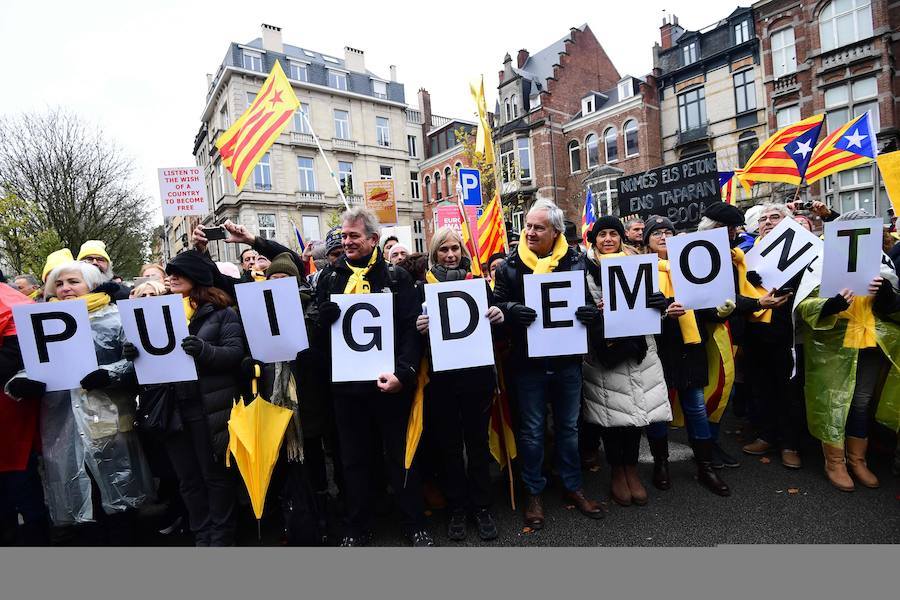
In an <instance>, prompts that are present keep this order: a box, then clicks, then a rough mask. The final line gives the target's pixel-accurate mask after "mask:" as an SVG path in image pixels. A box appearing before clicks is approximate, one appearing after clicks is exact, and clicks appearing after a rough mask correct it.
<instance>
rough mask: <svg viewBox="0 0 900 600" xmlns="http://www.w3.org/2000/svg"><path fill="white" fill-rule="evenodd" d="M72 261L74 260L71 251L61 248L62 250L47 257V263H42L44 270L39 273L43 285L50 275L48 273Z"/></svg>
mask: <svg viewBox="0 0 900 600" xmlns="http://www.w3.org/2000/svg"><path fill="white" fill-rule="evenodd" d="M73 260H75V259H74V258H73V257H72V251H71V250H69V249H68V248H63V249H62V250H57V251H56V252H51V253H50V254H49V255H48V256H47V262H46V263H44V270H43V272H42V273H41V279H42V280H43V281H44V283H47V275H49V274H50V271H52V270H53V269H55V268H56V267H58V266H59V265H61V264H63V263H67V262H72V261H73Z"/></svg>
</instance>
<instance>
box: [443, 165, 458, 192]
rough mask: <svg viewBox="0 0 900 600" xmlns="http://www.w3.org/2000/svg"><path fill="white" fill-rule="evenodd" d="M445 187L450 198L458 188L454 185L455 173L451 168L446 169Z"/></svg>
mask: <svg viewBox="0 0 900 600" xmlns="http://www.w3.org/2000/svg"><path fill="white" fill-rule="evenodd" d="M444 186H446V188H447V197H448V198H449V197H450V196H452V195H453V194H455V193H456V186H455V185H453V171H452V169H450V167H447V168H446V169H444Z"/></svg>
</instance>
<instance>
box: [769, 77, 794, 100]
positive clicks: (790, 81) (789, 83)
mask: <svg viewBox="0 0 900 600" xmlns="http://www.w3.org/2000/svg"><path fill="white" fill-rule="evenodd" d="M799 89H800V83H799V82H798V81H797V74H796V73H789V74H787V75H782V76H781V77H779V78H778V79H776V80H775V88H774V90H773V91H772V96H781V95H782V94H789V93H791V92H794V91H797V90H799Z"/></svg>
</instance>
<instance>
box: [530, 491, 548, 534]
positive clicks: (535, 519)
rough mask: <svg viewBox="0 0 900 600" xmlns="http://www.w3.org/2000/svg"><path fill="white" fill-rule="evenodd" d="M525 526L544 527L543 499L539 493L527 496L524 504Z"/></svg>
mask: <svg viewBox="0 0 900 600" xmlns="http://www.w3.org/2000/svg"><path fill="white" fill-rule="evenodd" d="M525 526H526V527H531V528H532V529H543V528H544V500H543V499H542V498H541V496H540V495H537V496H528V504H527V505H526V506H525Z"/></svg>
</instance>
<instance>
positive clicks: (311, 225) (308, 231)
mask: <svg viewBox="0 0 900 600" xmlns="http://www.w3.org/2000/svg"><path fill="white" fill-rule="evenodd" d="M300 226H301V227H302V228H303V239H304V240H306V242H307V243H308V242H311V241H313V240H318V239H321V237H322V233H321V229H319V217H318V216H316V215H303V218H302V220H301V225H300Z"/></svg>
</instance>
